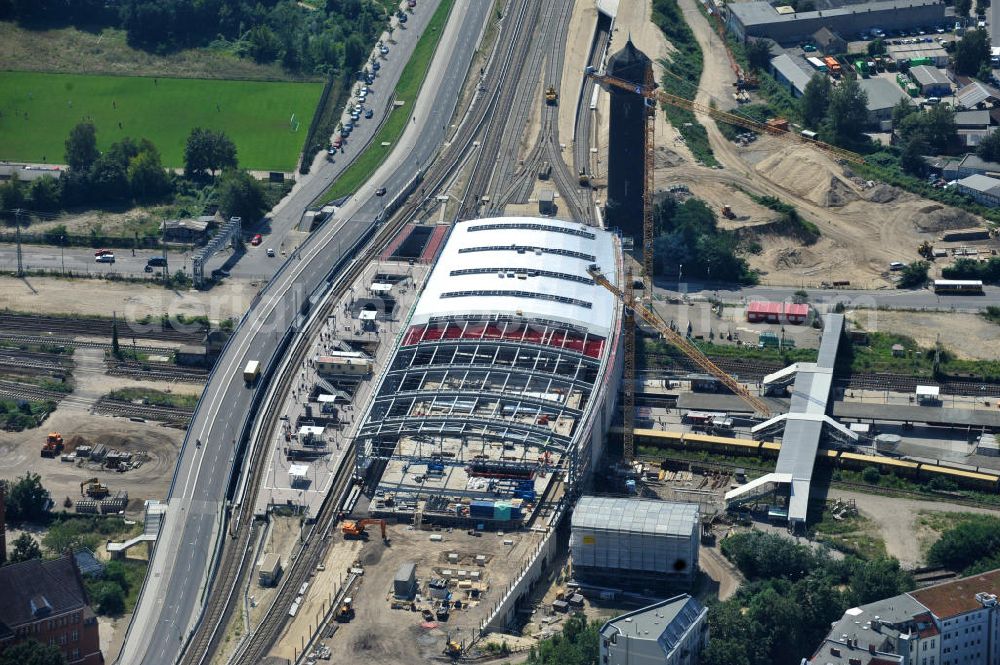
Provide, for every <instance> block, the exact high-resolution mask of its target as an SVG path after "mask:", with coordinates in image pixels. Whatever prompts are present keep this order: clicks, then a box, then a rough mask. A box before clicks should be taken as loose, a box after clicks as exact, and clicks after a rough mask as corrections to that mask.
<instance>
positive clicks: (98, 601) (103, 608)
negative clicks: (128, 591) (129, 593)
mask: <svg viewBox="0 0 1000 665" xmlns="http://www.w3.org/2000/svg"><path fill="white" fill-rule="evenodd" d="M90 600H91V602H93V603H94V605H95V609H96V610H97V613H98V614H103V615H105V616H118V615H120V614H122V613H123V612H125V592H124V591H123V590H122V588H121V587H120V586H118V585H117V584H116V583H114V582H101V583H100V584H98V585H97V588H96V589H95V590H94V592H93V594H92V595H91V599H90Z"/></svg>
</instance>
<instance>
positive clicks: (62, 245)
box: [59, 236, 66, 277]
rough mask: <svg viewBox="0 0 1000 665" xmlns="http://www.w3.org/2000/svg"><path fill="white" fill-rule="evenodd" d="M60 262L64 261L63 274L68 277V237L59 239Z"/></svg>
mask: <svg viewBox="0 0 1000 665" xmlns="http://www.w3.org/2000/svg"><path fill="white" fill-rule="evenodd" d="M59 260H60V261H62V274H63V277H65V276H66V236H62V237H60V238H59Z"/></svg>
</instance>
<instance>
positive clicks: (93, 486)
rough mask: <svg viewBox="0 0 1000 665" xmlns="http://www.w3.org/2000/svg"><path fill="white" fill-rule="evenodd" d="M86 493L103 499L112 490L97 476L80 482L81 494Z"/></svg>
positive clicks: (94, 497)
mask: <svg viewBox="0 0 1000 665" xmlns="http://www.w3.org/2000/svg"><path fill="white" fill-rule="evenodd" d="M84 494H86V495H87V496H89V497H91V498H93V499H103V498H104V497H106V496H107V495H109V494H111V490H109V489H108V486H107V485H102V484H101V481H100V480H98V479H97V478H90V479H89V480H85V481H83V482H82V483H80V496H83V495H84Z"/></svg>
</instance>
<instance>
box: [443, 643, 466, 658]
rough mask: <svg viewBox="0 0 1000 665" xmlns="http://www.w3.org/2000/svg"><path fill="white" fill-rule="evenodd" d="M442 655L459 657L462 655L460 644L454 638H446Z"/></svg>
mask: <svg viewBox="0 0 1000 665" xmlns="http://www.w3.org/2000/svg"><path fill="white" fill-rule="evenodd" d="M444 655H446V656H448V657H450V658H459V657H460V656H461V655H462V645H461V644H459V643H458V642H456V641H455V640H448V642H447V643H446V644H445V647H444Z"/></svg>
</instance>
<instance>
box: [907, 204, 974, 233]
mask: <svg viewBox="0 0 1000 665" xmlns="http://www.w3.org/2000/svg"><path fill="white" fill-rule="evenodd" d="M913 225H914V226H915V227H917V229H918V230H920V231H923V232H924V233H939V232H941V231H950V230H952V229H968V228H973V227H978V226H980V219H979V218H978V217H976V216H975V215H973V214H971V213H968V212H966V211H964V210H959V209H958V208H951V207H946V206H943V205H938V204H933V205H928V206H924V207H923V208H920V209H919V210H917V211H916V213H915V214H914V215H913Z"/></svg>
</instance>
